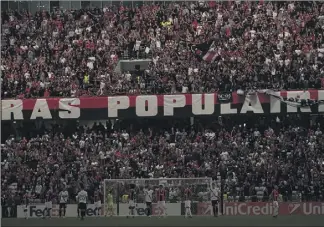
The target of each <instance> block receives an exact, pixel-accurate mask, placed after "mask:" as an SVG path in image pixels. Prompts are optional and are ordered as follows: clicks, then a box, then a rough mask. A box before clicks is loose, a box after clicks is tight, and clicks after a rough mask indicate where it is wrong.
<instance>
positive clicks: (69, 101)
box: [59, 98, 81, 119]
mask: <svg viewBox="0 0 324 227" xmlns="http://www.w3.org/2000/svg"><path fill="white" fill-rule="evenodd" d="M72 105H80V99H76V98H64V99H60V101H59V109H60V111H59V117H60V118H62V119H72V118H74V119H76V118H79V117H80V115H81V111H80V108H79V107H77V106H72Z"/></svg>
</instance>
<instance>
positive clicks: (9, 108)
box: [1, 99, 24, 120]
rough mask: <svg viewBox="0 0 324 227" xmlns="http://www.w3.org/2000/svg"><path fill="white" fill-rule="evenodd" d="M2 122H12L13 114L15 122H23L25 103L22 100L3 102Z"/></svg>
mask: <svg viewBox="0 0 324 227" xmlns="http://www.w3.org/2000/svg"><path fill="white" fill-rule="evenodd" d="M1 105H2V113H1V115H2V120H10V119H11V114H12V115H13V118H14V119H15V120H23V119H24V116H23V112H22V110H23V101H22V100H20V99H17V100H13V99H12V100H2V101H1Z"/></svg>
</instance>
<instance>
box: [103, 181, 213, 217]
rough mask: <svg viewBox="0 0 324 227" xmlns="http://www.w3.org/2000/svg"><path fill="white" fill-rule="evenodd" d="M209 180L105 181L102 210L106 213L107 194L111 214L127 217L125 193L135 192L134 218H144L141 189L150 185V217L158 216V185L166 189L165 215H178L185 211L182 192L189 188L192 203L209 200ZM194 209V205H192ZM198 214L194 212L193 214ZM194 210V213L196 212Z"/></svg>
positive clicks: (126, 197)
mask: <svg viewBox="0 0 324 227" xmlns="http://www.w3.org/2000/svg"><path fill="white" fill-rule="evenodd" d="M212 182H213V181H212V178H151V179H105V180H104V209H105V211H104V212H105V214H106V207H107V195H108V193H109V192H110V193H111V194H112V196H113V206H114V207H113V209H114V215H117V216H127V215H128V211H129V210H128V194H129V191H130V189H131V188H133V189H134V190H135V191H136V193H135V195H136V198H135V202H136V207H135V215H136V216H145V215H146V214H147V208H146V204H145V196H144V188H145V187H147V186H149V187H150V188H151V189H152V190H153V191H154V193H153V195H154V196H153V201H152V215H153V216H158V215H159V214H160V212H161V211H160V208H159V206H157V200H156V196H155V194H156V193H155V191H156V190H157V189H158V187H159V186H160V185H163V186H164V188H165V189H166V190H165V191H166V199H165V200H166V207H167V215H168V216H180V215H183V214H184V212H185V209H184V201H183V191H184V189H185V188H187V187H189V188H190V189H191V192H192V196H191V201H192V203H193V204H195V203H200V202H208V201H209V193H208V192H209V190H210V188H211V186H212ZM192 209H197V206H194V205H193V206H192ZM196 212H197V211H196ZM196 212H195V210H193V214H195V213H196Z"/></svg>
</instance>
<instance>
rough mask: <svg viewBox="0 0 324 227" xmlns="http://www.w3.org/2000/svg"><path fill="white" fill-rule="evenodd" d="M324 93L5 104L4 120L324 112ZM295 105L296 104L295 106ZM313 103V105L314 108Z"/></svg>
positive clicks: (32, 100) (99, 98)
mask: <svg viewBox="0 0 324 227" xmlns="http://www.w3.org/2000/svg"><path fill="white" fill-rule="evenodd" d="M323 100H324V91H323V90H308V91H280V92H272V93H271V94H268V93H261V92H259V93H255V94H249V95H245V96H240V95H238V94H237V93H236V92H233V93H227V94H226V95H223V94H221V93H212V94H176V95H137V96H111V97H80V98H40V99H15V100H2V101H1V102H2V120H35V119H36V118H43V119H81V120H104V119H111V118H135V117H191V116H219V115H228V114H281V113H297V112H300V113H320V112H324V104H323V103H322V102H323ZM292 103H296V105H293V104H292ZM310 103H311V104H310Z"/></svg>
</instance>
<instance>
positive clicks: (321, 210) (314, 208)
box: [302, 202, 324, 215]
mask: <svg viewBox="0 0 324 227" xmlns="http://www.w3.org/2000/svg"><path fill="white" fill-rule="evenodd" d="M302 207H303V210H302V214H304V215H324V203H317V205H315V204H314V203H312V202H310V203H303V206H302Z"/></svg>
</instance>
